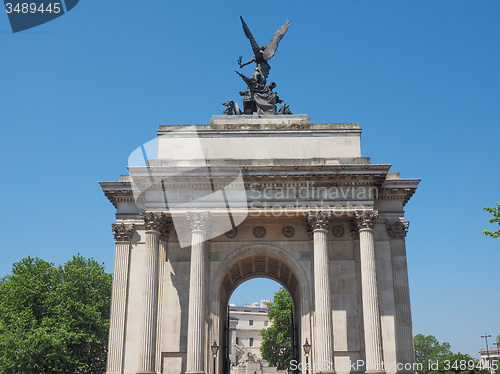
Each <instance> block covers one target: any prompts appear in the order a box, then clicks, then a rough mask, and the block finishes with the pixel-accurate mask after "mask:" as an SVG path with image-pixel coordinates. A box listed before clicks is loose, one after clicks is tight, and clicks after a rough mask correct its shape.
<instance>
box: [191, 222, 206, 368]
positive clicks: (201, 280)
mask: <svg viewBox="0 0 500 374" xmlns="http://www.w3.org/2000/svg"><path fill="white" fill-rule="evenodd" d="M187 218H188V220H189V221H190V224H191V268H190V273H189V319H188V336H187V338H188V341H187V362H186V373H193V374H194V373H205V313H206V306H205V304H206V302H205V299H206V295H205V293H206V290H205V283H206V279H205V277H206V276H205V267H206V263H205V262H206V261H205V241H206V238H207V232H208V226H209V214H208V213H188V214H187Z"/></svg>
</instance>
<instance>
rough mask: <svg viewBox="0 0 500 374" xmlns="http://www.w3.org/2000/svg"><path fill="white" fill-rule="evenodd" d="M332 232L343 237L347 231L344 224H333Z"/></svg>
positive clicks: (338, 236)
mask: <svg viewBox="0 0 500 374" xmlns="http://www.w3.org/2000/svg"><path fill="white" fill-rule="evenodd" d="M332 233H333V236H335V237H337V238H341V237H342V236H344V233H345V229H344V226H340V225H337V226H333V227H332Z"/></svg>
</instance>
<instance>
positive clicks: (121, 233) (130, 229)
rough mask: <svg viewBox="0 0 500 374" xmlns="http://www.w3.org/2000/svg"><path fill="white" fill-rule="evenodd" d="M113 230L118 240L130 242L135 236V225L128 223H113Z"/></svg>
mask: <svg viewBox="0 0 500 374" xmlns="http://www.w3.org/2000/svg"><path fill="white" fill-rule="evenodd" d="M111 230H112V231H113V235H114V237H115V241H117V242H129V241H131V240H132V236H134V225H126V224H124V223H118V224H112V225H111Z"/></svg>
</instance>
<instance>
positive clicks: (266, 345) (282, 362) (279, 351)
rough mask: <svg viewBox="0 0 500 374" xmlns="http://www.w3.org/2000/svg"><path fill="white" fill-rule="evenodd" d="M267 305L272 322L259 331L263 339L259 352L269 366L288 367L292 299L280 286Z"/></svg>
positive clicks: (281, 368) (289, 359)
mask: <svg viewBox="0 0 500 374" xmlns="http://www.w3.org/2000/svg"><path fill="white" fill-rule="evenodd" d="M268 306H269V313H268V316H269V319H270V320H271V322H272V324H271V326H270V327H268V328H267V329H264V330H262V331H261V335H262V338H263V339H262V344H261V346H260V352H261V354H262V358H264V359H265V360H267V361H268V362H269V365H270V366H276V367H277V368H278V369H279V370H284V369H286V368H288V367H289V365H290V361H291V359H292V333H293V326H292V313H293V301H292V298H291V296H290V294H289V293H288V292H287V291H286V290H285V289H284V288H280V289H279V290H278V291H277V292H276V293H275V294H274V300H273V301H272V302H271V303H269V304H268Z"/></svg>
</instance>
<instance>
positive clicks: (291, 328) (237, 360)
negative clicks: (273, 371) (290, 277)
mask: <svg viewBox="0 0 500 374" xmlns="http://www.w3.org/2000/svg"><path fill="white" fill-rule="evenodd" d="M270 305H273V307H272V309H271V310H270V309H269V307H270ZM278 310H279V311H280V312H277V311H278ZM270 311H271V313H270V316H268V313H269V312H270ZM228 313H229V315H228V325H229V331H227V330H226V333H227V341H228V346H227V350H228V353H229V357H228V359H229V361H230V363H229V364H230V366H231V367H233V366H237V365H239V364H244V362H245V361H246V360H248V361H252V362H254V361H257V362H258V361H261V362H262V363H263V365H264V366H267V365H269V366H271V367H278V369H285V368H288V367H289V366H290V365H289V362H287V361H290V360H291V359H293V347H294V345H295V344H294V343H295V341H294V338H295V336H296V331H295V330H296V326H295V323H294V306H293V300H292V298H291V296H290V294H289V293H288V291H286V290H285V289H284V288H283V287H282V285H281V284H279V283H278V282H276V281H274V280H271V279H269V278H253V279H250V280H247V281H245V282H243V283H242V284H240V285H239V286H238V287H237V288H236V289H235V290H234V291H233V293H232V294H231V298H230V300H229V305H228ZM279 333H281V335H279ZM266 337H267V338H266ZM278 341H279V342H280V344H278ZM226 360H227V358H226ZM263 360H266V361H267V364H266V363H265V362H264V361H263Z"/></svg>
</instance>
